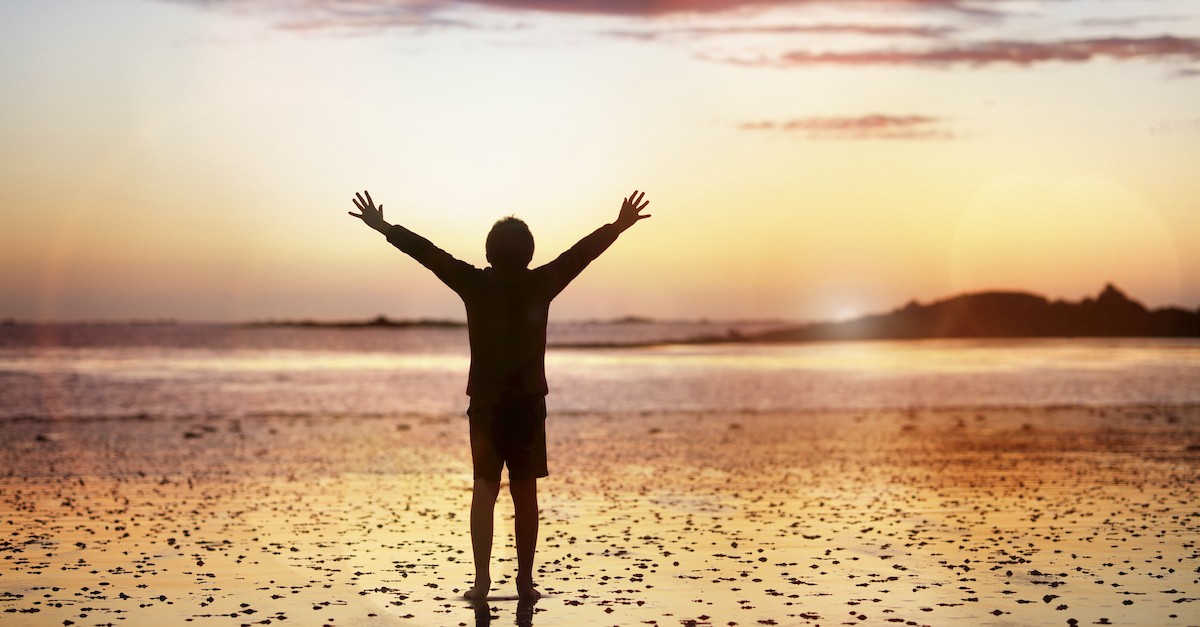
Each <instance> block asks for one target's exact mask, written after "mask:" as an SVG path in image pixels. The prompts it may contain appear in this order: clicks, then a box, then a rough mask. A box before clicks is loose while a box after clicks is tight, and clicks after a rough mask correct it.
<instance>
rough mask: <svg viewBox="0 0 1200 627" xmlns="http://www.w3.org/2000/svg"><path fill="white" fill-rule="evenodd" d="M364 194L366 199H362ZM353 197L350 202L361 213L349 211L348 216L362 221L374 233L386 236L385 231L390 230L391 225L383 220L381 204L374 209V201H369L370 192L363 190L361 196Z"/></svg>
mask: <svg viewBox="0 0 1200 627" xmlns="http://www.w3.org/2000/svg"><path fill="white" fill-rule="evenodd" d="M364 194H365V195H366V199H364V198H363V195H364ZM354 196H355V198H352V199H351V200H352V201H353V202H354V206H355V207H358V210H359V211H361V212H362V213H354V212H353V211H350V212H349V213H350V215H352V216H354V217H356V218H358V219H359V220H362V221H363V222H364V223H366V225H367V226H369V227H371V228H373V229H375V230H376V231H379V232H380V233H385V234H386V233H387V230H388V229H389V228H391V227H392V225H390V224H388V223H387V222H386V221H384V219H383V204H382V203H380V205H379V206H378V207H376V206H375V201H374V200H371V192H368V191H367V190H365V189H364V190H363V192H362V194H355V195H354Z"/></svg>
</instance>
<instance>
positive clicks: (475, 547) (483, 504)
mask: <svg viewBox="0 0 1200 627" xmlns="http://www.w3.org/2000/svg"><path fill="white" fill-rule="evenodd" d="M499 495H500V482H499V481H491V480H489V479H476V480H475V489H474V491H472V493H471V552H472V554H473V556H474V558H475V585H474V586H472V587H471V589H470V590H467V591H466V593H465V594H463V596H465V597H466V598H468V599H471V600H473V601H482V600H484V599H486V598H487V596H488V591H489V590H490V589H491V587H492V571H491V561H492V515H493V513H494V512H495V509H496V497H497V496H499Z"/></svg>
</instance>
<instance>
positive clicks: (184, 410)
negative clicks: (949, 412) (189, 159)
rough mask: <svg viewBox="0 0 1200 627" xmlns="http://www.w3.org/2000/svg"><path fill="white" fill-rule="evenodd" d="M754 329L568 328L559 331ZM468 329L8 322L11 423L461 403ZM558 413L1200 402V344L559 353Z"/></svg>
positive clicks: (679, 333) (616, 333)
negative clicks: (26, 419)
mask: <svg viewBox="0 0 1200 627" xmlns="http://www.w3.org/2000/svg"><path fill="white" fill-rule="evenodd" d="M761 328H763V325H753V324H720V323H689V324H667V323H629V324H612V323H607V324H606V323H590V324H587V323H580V324H559V325H553V326H552V329H551V342H552V343H556V342H557V343H577V342H599V343H604V342H612V343H636V342H644V341H647V340H660V339H682V338H687V337H692V336H696V335H706V334H724V333H727V332H729V331H730V330H737V331H740V332H751V331H755V330H758V329H761ZM467 366H468V353H467V338H466V332H465V330H463V329H460V328H409V329H377V328H361V329H333V328H295V327H242V326H232V325H187V324H181V325H158V326H155V325H57V326H30V325H7V326H0V419H10V418H16V417H26V416H33V417H41V418H57V419H79V418H93V417H113V416H138V415H147V416H178V417H184V416H229V417H248V416H255V415H280V414H286V415H293V416H318V417H325V416H332V417H336V416H339V415H392V414H409V415H412V414H416V415H446V414H459V413H461V412H462V411H463V410H464V409H465V408H466V405H467V398H466V397H465V396H464V394H463V389H464V386H465V381H466V372H467ZM547 368H548V372H549V376H550V386H551V394H550V397H549V399H548V403H549V406H550V409H551V411H552V412H555V413H556V414H558V415H570V414H577V413H586V412H609V411H652V412H654V411H677V410H686V411H710V412H745V411H771V410H813V409H834V408H908V407H989V406H1044V405H1063V404H1075V405H1119V404H1143V403H1156V404H1157V403H1163V404H1176V403H1197V402H1200V340H1192V339H1188V340H1177V339H1170V340H1167V339H1053V340H937V341H903V342H892V341H875V342H836V343H834V342H830V343H811V344H789V345H784V344H713V345H674V346H671V345H666V346H656V347H650V348H602V349H598V348H589V349H567V348H552V349H551V350H550V351H549V353H548V355H547Z"/></svg>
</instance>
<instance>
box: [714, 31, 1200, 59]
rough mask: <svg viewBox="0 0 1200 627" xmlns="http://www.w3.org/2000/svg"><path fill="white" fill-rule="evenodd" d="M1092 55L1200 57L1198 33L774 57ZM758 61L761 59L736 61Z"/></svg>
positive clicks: (890, 57)
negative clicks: (1194, 34)
mask: <svg viewBox="0 0 1200 627" xmlns="http://www.w3.org/2000/svg"><path fill="white" fill-rule="evenodd" d="M1097 58H1110V59H1118V60H1128V59H1165V58H1180V59H1189V60H1198V59H1200V39H1198V38H1184V37H1171V36H1161V37H1148V38H1135V37H1107V38H1103V39H1077V40H1066V41H1057V42H1032V41H991V42H982V43H975V44H965V45H960V46H947V47H941V48H934V49H931V50H923V51H902V50H874V51H864V52H809V51H793V52H789V53H786V54H784V55H783V56H782V57H781V58H780V59H779V60H778V61H776V62H775V63H776V64H778V65H784V66H798V65H934V66H938V65H957V64H966V65H974V66H982V65H990V64H995V63H1010V64H1015V65H1033V64H1036V63H1046V62H1051V61H1059V62H1066V63H1082V62H1087V61H1092V60H1094V59H1097ZM729 61H730V62H733V63H748V64H752V65H762V64H766V63H769V62H767V61H763V60H757V61H738V60H735V59H731V60H729Z"/></svg>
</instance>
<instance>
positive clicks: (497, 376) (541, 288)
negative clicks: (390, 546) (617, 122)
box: [350, 190, 650, 601]
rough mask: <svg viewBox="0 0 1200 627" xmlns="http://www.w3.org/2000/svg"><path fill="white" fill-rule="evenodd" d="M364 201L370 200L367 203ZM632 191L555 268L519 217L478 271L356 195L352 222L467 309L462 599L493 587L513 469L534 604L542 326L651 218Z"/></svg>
mask: <svg viewBox="0 0 1200 627" xmlns="http://www.w3.org/2000/svg"><path fill="white" fill-rule="evenodd" d="M364 196H365V198H364ZM644 196H645V194H644V193H638V192H637V191H636V190H635V191H634V192H633V193H632V194H630V195H629V197H628V198H626V199H625V200H624V201H623V202H622V203H621V210H620V213H619V214H618V215H617V219H616V221H614V222H613V223H612V224H606V225H604V226H602V227H600V228H598V229H596V230H595V231H594V232H592V233H591V234H590V235H588V236H587V237H585V238H583V239H582V240H580V241H579V243H577V244H575V245H574V246H572V247H571V249H570V250H568V251H566V252H564V253H563V254H561V255H559V256H558V258H557V259H555V260H554V261H551V262H550V263H548V264H546V265H544V266H541V267H538V268H534V269H532V270H531V269H529V262H530V260H532V259H533V235H532V234H531V233H530V232H529V227H528V226H526V225H525V223H524V222H522V221H521V220H518V219H517V218H513V217H508V218H504V219H502V220H500V221H498V222H496V224H495V225H494V226H492V230H491V232H490V233H488V237H487V244H486V249H487V260H488V263H490V264H491V266H489V267H487V268H484V269H482V270H481V269H479V268H476V267H474V266H472V265H470V264H468V263H466V262H463V261H459V260H458V259H455V258H454V257H453V256H451V255H450V254H449V253H447V252H446V251H444V250H442V249H440V248H438V247H437V246H434V245H433V244H432V243H430V242H429V240H427V239H425V238H423V237H421V236H420V235H417V234H416V233H413V232H412V231H410V230H408V229H406V228H404V227H402V226H400V225H392V224H388V223H387V222H386V221H384V219H383V205H382V204H381V205H379V207H378V208H377V207H376V206H375V201H373V200H372V199H371V195H370V194H369V193H367V192H365V191H364V192H363V193H362V194H355V198H354V205H355V206H356V207H358V210H359V211H360V212H361V213H354V212H350V215H352V216H354V217H356V218H359V219H361V220H362V221H363V222H365V223H366V224H367V226H370V227H371V228H373V229H375V230H376V231H379V232H380V233H383V234H384V235H386V236H387V239H388V241H389V242H391V243H392V245H394V246H395V247H396V248H399V249H400V250H402V251H404V252H405V253H408V254H409V255H410V256H411V257H412V258H413V259H416V260H417V261H418V262H420V264H421V265H423V266H425V267H426V268H429V270H430V271H432V272H433V273H434V274H435V275H437V277H438V278H439V279H441V281H442V282H443V283H445V284H446V285H447V286H448V287H449V288H450V289H452V290H454V291H455V293H457V294H458V295H459V297H461V298H462V300H463V304H464V305H465V306H466V310H467V332H468V335H469V337H470V343H471V369H470V374H469V375H468V377H467V394H468V395H469V396H470V397H471V404H470V408H469V409H468V410H467V416H468V417H469V418H470V425H471V461H472V464H473V466H474V477H475V487H474V491H473V493H472V495H471V548H472V552H473V554H474V558H475V585H474V586H473V587H472V588H471V589H470V590H468V591H467V592H466V594H465V595H464V596H466V597H467V598H468V599H472V600H476V601H478V600H483V599H486V598H487V595H488V591H489V589H490V588H491V585H492V578H491V571H490V562H491V556H492V518H493V516H492V514H493V511H494V508H495V505H496V498H497V496H499V494H500V470H501V469H502V468H503V467H504V466H505V465H507V466H508V480H509V493H510V494H511V495H512V499H513V509H514V510H515V514H516V521H515V526H516V529H515V535H516V543H517V582H516V583H517V593H518V595H519V596H520V597H521V598H522V599H527V600H529V599H536V598H538V597H539V596H541V593H540V592H538V590H537V589H536V588H535V587H534V584H533V557H534V553H535V552H536V550H537V533H538V504H537V480H538V478H540V477H545V476H547V475H548V474H549V471H548V470H547V468H546V393H547V392H548V391H549V390H548V388H547V387H546V370H545V358H546V320H547V317H548V315H549V311H550V301H551V300H553V299H554V297H555V296H557V295H558V294H559V292H561V291H562V290H563V288H565V287H566V286H567V284H568V283H570V282H571V280H572V279H574V278H575V277H576V276H578V275H579V273H580V272H582V271H583V269H584V268H586V267H587V265H588V264H589V263H591V262H592V260H593V259H595V258H596V257H599V256H600V254H601V253H603V252H604V251H605V250H606V249H607V248H608V247H609V246H610V245H612V243H613V242H614V241H616V239H617V236H618V235H620V234H621V232H623V231H624V230H625V229H628V228H629V227H631V226H633V225H634V224H636V223H637V222H638V221H639V220H642V219H643V218H649V217H650V216H649V215H642V210H643V209H645V208H646V205H648V204H650V203H649V201H645V202H643V201H642V198H643V197H644Z"/></svg>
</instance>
